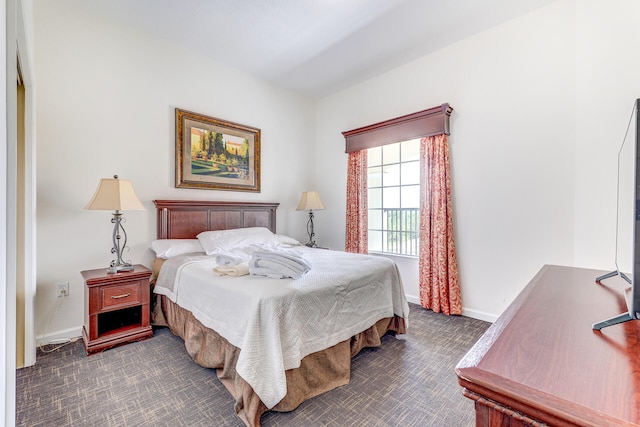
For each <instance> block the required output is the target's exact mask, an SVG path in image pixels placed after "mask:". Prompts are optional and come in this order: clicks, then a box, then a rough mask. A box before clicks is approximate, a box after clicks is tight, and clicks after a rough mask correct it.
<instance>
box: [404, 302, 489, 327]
mask: <svg viewBox="0 0 640 427" xmlns="http://www.w3.org/2000/svg"><path fill="white" fill-rule="evenodd" d="M406 297H407V301H409V302H410V303H413V304H418V305H420V298H418V297H416V296H414V295H406ZM462 315H463V316H465V317H470V318H472V319H478V320H484V321H485V322H491V323H493V322H495V321H496V320H497V319H498V316H496V315H493V314H489V313H485V312H483V311H478V310H471V309H468V308H464V307H462Z"/></svg>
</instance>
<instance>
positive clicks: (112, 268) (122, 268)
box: [107, 264, 135, 274]
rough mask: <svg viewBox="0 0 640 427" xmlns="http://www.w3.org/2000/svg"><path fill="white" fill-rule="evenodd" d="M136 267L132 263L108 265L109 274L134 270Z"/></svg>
mask: <svg viewBox="0 0 640 427" xmlns="http://www.w3.org/2000/svg"><path fill="white" fill-rule="evenodd" d="M134 268H135V267H134V266H133V265H131V264H120V265H110V266H109V267H107V274H117V273H121V272H123V271H133V269H134Z"/></svg>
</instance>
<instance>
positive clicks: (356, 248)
mask: <svg viewBox="0 0 640 427" xmlns="http://www.w3.org/2000/svg"><path fill="white" fill-rule="evenodd" d="M344 246H345V248H344V249H345V251H346V252H355V253H361V254H366V253H367V252H368V242H367V150H360V151H353V152H350V153H349V160H348V166H347V231H346V236H345V245H344Z"/></svg>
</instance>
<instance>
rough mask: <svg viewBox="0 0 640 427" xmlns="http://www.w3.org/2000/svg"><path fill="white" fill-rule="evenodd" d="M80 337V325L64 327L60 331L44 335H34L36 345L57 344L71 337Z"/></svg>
mask: <svg viewBox="0 0 640 427" xmlns="http://www.w3.org/2000/svg"><path fill="white" fill-rule="evenodd" d="M79 337H82V326H79V327H77V328H71V329H65V330H62V331H57V332H53V333H51V334H48V335H46V336H42V335H39V336H37V337H36V345H37V346H41V345H47V344H59V343H63V342H67V341H69V340H70V339H72V338H79Z"/></svg>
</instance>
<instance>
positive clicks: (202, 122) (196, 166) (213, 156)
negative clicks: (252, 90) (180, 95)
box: [176, 108, 260, 192]
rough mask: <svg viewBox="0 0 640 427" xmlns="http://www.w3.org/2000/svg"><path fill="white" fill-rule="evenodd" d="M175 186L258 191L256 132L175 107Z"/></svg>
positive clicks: (258, 174) (250, 128)
mask: <svg viewBox="0 0 640 427" xmlns="http://www.w3.org/2000/svg"><path fill="white" fill-rule="evenodd" d="M176 187H178V188H201V189H210V190H234V191H256V192H259V191H260V129H256V128H253V127H250V126H245V125H241V124H238V123H233V122H229V121H225V120H221V119H216V118H214V117H209V116H205V115H202V114H197V113H193V112H190V111H186V110H181V109H178V108H176Z"/></svg>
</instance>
